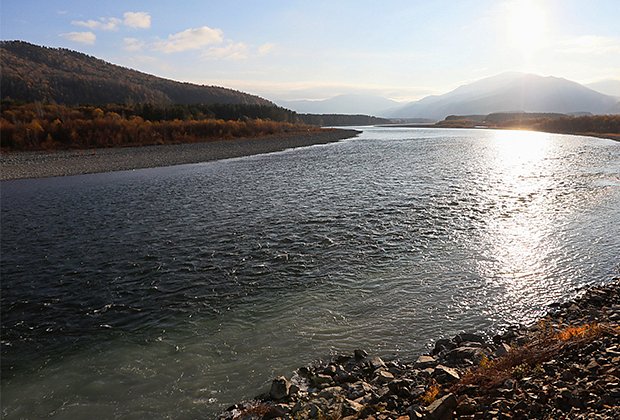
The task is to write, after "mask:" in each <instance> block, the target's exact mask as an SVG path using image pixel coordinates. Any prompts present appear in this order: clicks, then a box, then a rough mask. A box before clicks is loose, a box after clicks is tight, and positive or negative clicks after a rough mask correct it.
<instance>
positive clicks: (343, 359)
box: [220, 280, 620, 420]
mask: <svg viewBox="0 0 620 420" xmlns="http://www.w3.org/2000/svg"><path fill="white" fill-rule="evenodd" d="M619 323H620V280H616V281H615V282H613V283H611V284H608V285H605V286H599V287H593V288H590V289H588V290H587V291H586V292H585V293H583V294H582V295H581V296H580V297H579V298H576V299H574V300H572V301H569V302H565V303H562V304H556V305H552V306H551V307H550V308H549V311H548V315H547V316H546V317H545V318H543V319H541V320H540V321H539V322H538V323H537V324H535V325H532V326H528V327H524V326H514V327H512V328H509V329H507V330H506V331H504V332H503V333H501V334H497V335H494V336H492V337H487V336H485V335H479V334H471V333H461V334H459V335H457V336H455V337H453V338H452V339H441V340H438V341H437V342H436V343H435V346H434V349H433V350H432V352H430V353H429V354H425V355H421V356H419V357H418V358H417V359H415V360H412V361H400V360H382V359H381V358H379V357H376V356H374V357H373V356H371V355H369V354H367V353H366V352H365V351H363V350H356V351H355V353H354V354H352V355H341V356H337V357H334V358H333V359H332V360H330V361H329V362H327V363H319V364H316V365H314V366H307V367H302V368H300V369H298V370H297V371H296V372H295V374H294V375H293V376H292V377H291V378H286V377H278V378H275V379H274V380H273V382H272V385H271V388H270V389H269V391H268V392H266V393H265V394H263V395H260V396H258V397H257V398H256V399H255V400H253V401H248V402H244V403H240V404H236V405H234V406H232V407H230V408H229V409H228V410H227V411H226V412H225V413H223V414H222V415H221V416H220V419H221V420H233V419H234V420H242V419H243V420H248V419H275V418H278V419H280V418H282V419H342V420H353V419H376V420H384V419H397V420H407V419H454V418H458V419H618V418H620V326H619Z"/></svg>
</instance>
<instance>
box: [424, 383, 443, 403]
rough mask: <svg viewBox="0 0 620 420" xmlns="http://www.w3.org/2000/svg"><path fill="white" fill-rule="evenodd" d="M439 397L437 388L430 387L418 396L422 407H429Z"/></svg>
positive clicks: (434, 386)
mask: <svg viewBox="0 0 620 420" xmlns="http://www.w3.org/2000/svg"><path fill="white" fill-rule="evenodd" d="M438 395H439V386H437V385H431V386H429V387H428V389H427V390H426V392H425V393H424V394H422V395H421V396H420V401H422V402H423V403H424V405H430V404H432V403H433V401H435V400H436V399H437V396H438Z"/></svg>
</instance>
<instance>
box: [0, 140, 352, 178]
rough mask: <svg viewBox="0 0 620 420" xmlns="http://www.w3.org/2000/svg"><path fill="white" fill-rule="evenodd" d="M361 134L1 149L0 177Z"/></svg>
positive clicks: (203, 156)
mask: <svg viewBox="0 0 620 420" xmlns="http://www.w3.org/2000/svg"><path fill="white" fill-rule="evenodd" d="M359 133H360V132H359V131H357V130H343V129H323V130H321V131H309V132H298V133H290V134H274V135H269V136H264V137H257V138H239V139H230V140H217V141H208V142H204V143H184V144H169V145H158V146H140V147H119V148H109V149H87V150H67V151H54V152H3V153H2V154H0V180H9V179H20V178H43V177H51V176H66V175H80V174H89V173H98V172H111V171H123V170H131V169H141V168H155V167H160V166H172V165H182V164H188V163H199V162H207V161H211V160H219V159H228V158H235V157H241V156H251V155H257V154H261V153H269V152H277V151H281V150H285V149H291V148H296V147H304V146H311V145H314V144H326V143H333V142H336V141H339V140H342V139H346V138H349V137H354V136H356V135H358V134H359Z"/></svg>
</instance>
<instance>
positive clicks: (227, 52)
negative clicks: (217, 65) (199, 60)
mask: <svg viewBox="0 0 620 420" xmlns="http://www.w3.org/2000/svg"><path fill="white" fill-rule="evenodd" d="M202 57H203V58H207V59H210V58H216V59H227V60H243V59H246V58H248V46H247V45H246V44H244V43H243V42H229V43H228V45H224V46H222V47H211V48H209V49H208V50H206V51H205V52H204V53H203V54H202Z"/></svg>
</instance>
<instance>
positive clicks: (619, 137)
mask: <svg viewBox="0 0 620 420" xmlns="http://www.w3.org/2000/svg"><path fill="white" fill-rule="evenodd" d="M377 127H396V128H448V129H450V128H457V129H463V128H467V129H472V130H523V131H536V132H539V133H549V134H566V135H569V136H585V137H597V138H600V139H608V140H615V141H620V134H619V133H593V132H587V133H578V132H574V133H569V132H562V133H560V132H554V131H544V130H534V129H532V128H527V127H523V128H517V127H495V126H491V125H489V126H486V125H485V126H474V127H470V126H465V125H463V126H457V125H453V126H440V125H435V124H381V125H377Z"/></svg>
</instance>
